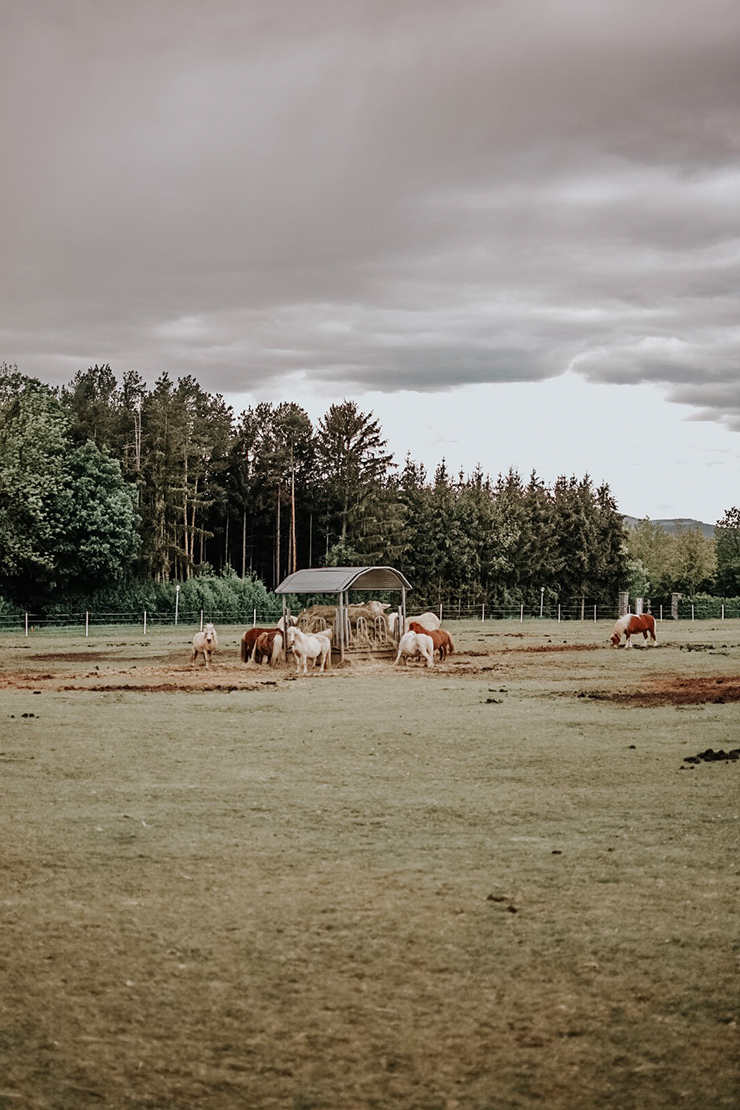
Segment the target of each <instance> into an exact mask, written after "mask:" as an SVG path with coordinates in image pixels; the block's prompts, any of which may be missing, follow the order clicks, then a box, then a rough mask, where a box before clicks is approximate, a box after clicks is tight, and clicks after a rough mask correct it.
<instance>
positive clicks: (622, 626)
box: [609, 613, 658, 648]
mask: <svg viewBox="0 0 740 1110" xmlns="http://www.w3.org/2000/svg"><path fill="white" fill-rule="evenodd" d="M634 632H642V635H643V637H644V639H645V641H646V643H647V644H649V643H650V640H651V639H652V641H653V643H654V644H657V642H658V637H657V636H656V635H655V617H654V616H653V615H652V613H641V614H640V616H639V617H638V616H637V615H636V614H635V613H627V615H626V616H624V617H620V618H619V620H618V621H617V623H616V624H615V625H614V628H613V629H612V634H611V636H610V637H609V639H610V640H611V642H612V644H613V645H614V647H619V641H620V640H621V638H622V636H624V638H625V644H624V646H625V647H626V648H628V647H632V644H631V643H630V636H631V635H632V634H633V633H634Z"/></svg>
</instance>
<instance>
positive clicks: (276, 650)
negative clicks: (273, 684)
mask: <svg viewBox="0 0 740 1110" xmlns="http://www.w3.org/2000/svg"><path fill="white" fill-rule="evenodd" d="M282 652H283V637H282V636H281V635H280V633H279V632H278V633H277V635H276V636H274V637H273V640H272V656H271V657H270V666H271V667H276V666H277V664H278V662H279V661H280V656H281V655H282Z"/></svg>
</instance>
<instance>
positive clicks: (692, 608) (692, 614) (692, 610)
mask: <svg viewBox="0 0 740 1110" xmlns="http://www.w3.org/2000/svg"><path fill="white" fill-rule="evenodd" d="M693 619H694V603H693V601H692V603H691V620H692V621H693Z"/></svg>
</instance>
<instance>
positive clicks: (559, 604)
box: [558, 602, 560, 624]
mask: <svg viewBox="0 0 740 1110" xmlns="http://www.w3.org/2000/svg"><path fill="white" fill-rule="evenodd" d="M558 624H560V602H558Z"/></svg>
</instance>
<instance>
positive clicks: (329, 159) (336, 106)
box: [0, 0, 740, 521]
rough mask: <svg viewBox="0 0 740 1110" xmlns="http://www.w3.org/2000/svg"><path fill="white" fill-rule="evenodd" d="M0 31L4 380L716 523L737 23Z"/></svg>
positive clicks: (321, 23) (67, 8)
mask: <svg viewBox="0 0 740 1110" xmlns="http://www.w3.org/2000/svg"><path fill="white" fill-rule="evenodd" d="M0 13H1V15H0V97H1V98H2V101H1V102H2V109H1V110H0V143H1V144H2V145H1V147H0V149H2V163H3V165H2V181H3V186H2V188H3V194H2V196H3V200H2V205H0V249H1V251H2V266H1V267H0V282H1V283H2V284H1V288H0V361H2V360H5V361H8V362H11V363H13V362H14V363H17V364H18V366H19V369H20V370H22V371H23V372H24V373H26V374H31V375H36V376H39V377H41V378H42V379H43V380H45V381H48V382H54V383H60V382H66V381H68V380H69V379H70V378H71V377H72V375H73V374H74V373H75V372H76V371H77V370H79V369H85V368H86V367H87V366H88V365H91V364H93V363H95V362H97V363H101V362H110V364H111V366H112V367H113V369H114V370H115V371H116V372H117V373H118V374H119V376H120V374H122V373H123V371H124V370H127V369H135V370H138V371H139V373H141V374H142V376H143V377H144V378H145V380H146V381H147V382H148V383H149V384H150V385H151V384H153V382H154V380H155V379H156V377H157V376H158V375H159V374H160V373H161V372H162V371H163V370H167V371H168V372H169V373H170V375H171V376H173V377H175V378H176V377H178V376H181V375H184V374H194V375H195V376H196V377H197V378H198V379H199V381H200V382H201V384H202V385H203V386H204V387H205V388H207V389H209V390H211V391H217V392H220V393H223V394H224V395H225V396H226V397H227V398H228V399H229V400H230V401H231V402H232V403H233V404H234V405H235V407H236V408H237V411H238V410H239V408H240V407H245V406H246V405H248V404H249V403H251V402H253V401H254V400H256V399H260V400H264V399H266V400H272V401H275V402H278V401H282V400H296V401H298V402H299V403H301V404H304V406H305V407H306V408H307V409H308V411H309V412H310V413H311V415H312V416H314V417H316V416H319V415H321V413H322V412H324V411H325V410H326V408H327V407H328V405H329V404H331V403H332V402H333V401H341V400H342V399H343V398H354V399H356V400H357V401H358V403H359V404H360V405H361V406H362V407H363V409H364V410H365V411H369V410H372V411H373V412H374V413H375V415H376V416H378V417H379V419H380V420H381V423H382V424H383V427H384V429H385V431H386V434H387V435H388V439H389V443H390V446H391V447H392V449H393V450H394V452H395V453H396V456H397V458H398V459H399V461H402V460H403V457H404V454H405V453H406V451H407V450H409V451H410V452H411V454H412V455H413V456H414V457H415V458H417V459H419V460H420V461H424V462H425V463H426V464H427V465H428V466H429V467H432V468H433V466H434V464H435V462H436V461H438V459H439V458H440V457H441V456H442V455H445V456H446V458H447V460H448V463H449V465H450V466H451V468H452V469H453V470H454V469H457V468H459V467H460V466H462V467H464V468H465V469H466V470H470V469H472V468H473V467H474V466H475V464H476V463H477V462H478V463H480V464H481V465H482V466H483V468H484V470H487V471H489V472H490V473H491V474H492V475H495V474H496V473H498V472H499V471H501V470H506V469H507V468H508V467H509V465H514V466H516V467H518V468H519V469H520V470H522V471H523V472H524V473H528V472H529V470H531V469H532V467H536V469H537V470H538V472H539V473H540V474H541V475H542V477H544V478H545V479H546V480H554V478H555V477H557V475H558V474H560V473H563V472H565V473H577V474H578V475H581V474H583V473H585V472H586V471H588V472H589V473H591V474H592V475H593V477H594V478H595V479H596V480H597V481H598V480H602V479H605V480H607V481H609V482H610V484H611V486H612V488H613V490H614V491H615V493H616V495H617V498H618V500H619V504H620V508H621V509H622V510H623V511H624V512H627V513H631V514H633V515H639V516H642V515H646V514H647V515H650V516H653V517H656V516H695V517H699V518H701V519H705V520H709V521H713V520H715V519H716V518H717V516H719V515H721V513H722V511H723V510H724V509H725V508H728V507H729V506H730V505H737V504H740V489H739V488H738V463H739V461H740V436H739V433H740V366H739V357H738V356H739V352H740V314H739V313H738V290H740V61H739V59H740V4H738V3H737V0H702V2H701V3H699V2H698V0H691V2H686V0H603V2H602V0H485V2H479V0H387V2H386V0H365V2H359V0H294V2H290V0H270V2H269V3H267V2H265V0H209V3H208V4H205V3H203V0H126V2H125V3H120V4H119V3H114V2H113V0H110V2H108V0H64V2H62V3H60V2H59V0H33V2H29V0H4V2H2V3H1V4H0Z"/></svg>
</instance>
